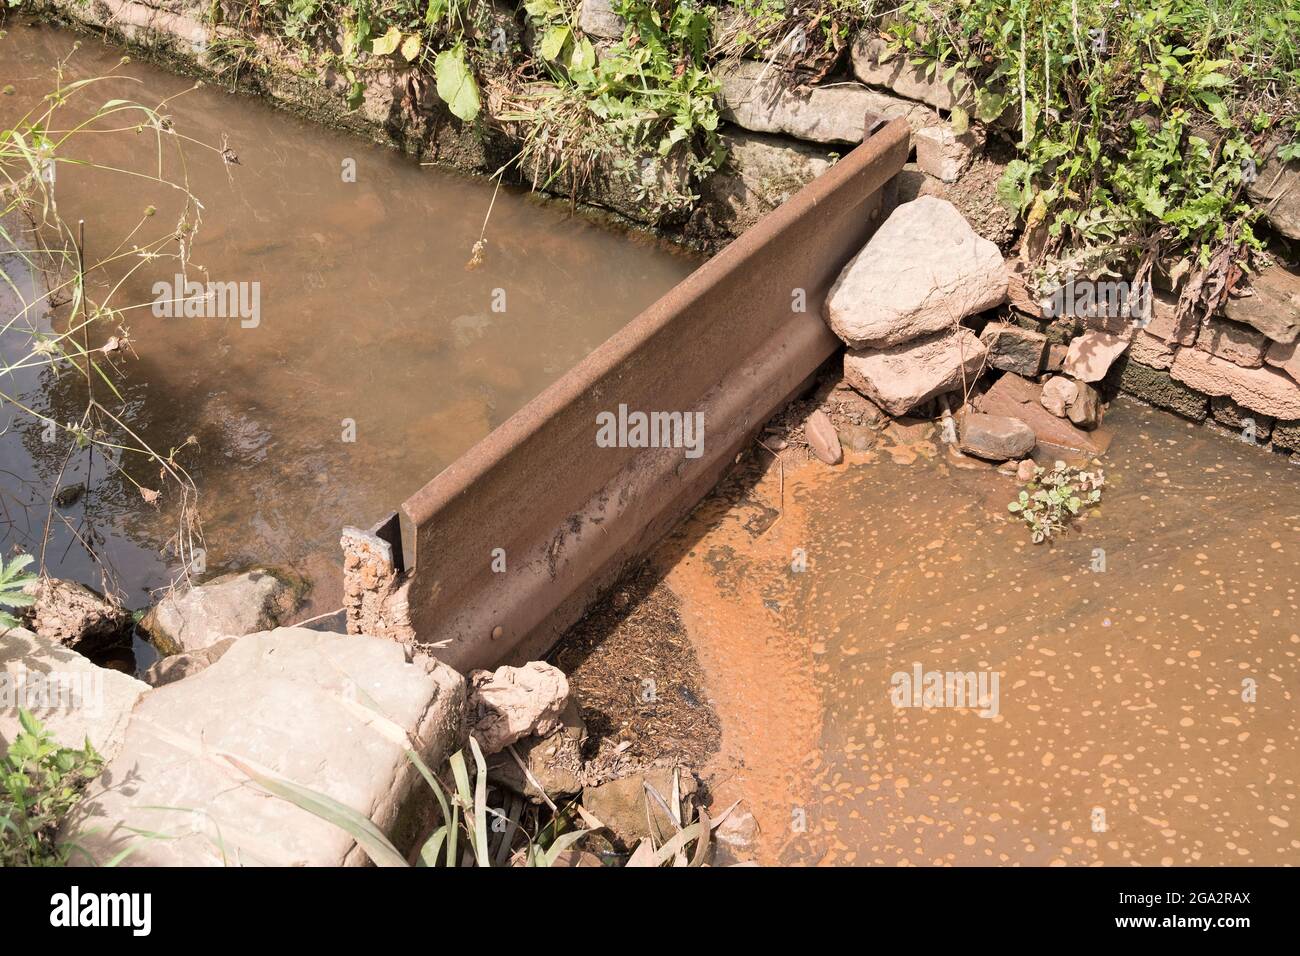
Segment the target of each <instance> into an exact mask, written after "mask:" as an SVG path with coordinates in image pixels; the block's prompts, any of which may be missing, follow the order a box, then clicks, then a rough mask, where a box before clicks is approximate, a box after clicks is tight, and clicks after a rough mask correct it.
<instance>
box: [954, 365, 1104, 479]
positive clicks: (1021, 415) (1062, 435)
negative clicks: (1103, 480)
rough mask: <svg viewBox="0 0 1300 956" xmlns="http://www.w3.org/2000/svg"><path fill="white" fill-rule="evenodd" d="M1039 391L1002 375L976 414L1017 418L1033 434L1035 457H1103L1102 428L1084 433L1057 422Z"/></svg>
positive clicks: (1063, 422)
mask: <svg viewBox="0 0 1300 956" xmlns="http://www.w3.org/2000/svg"><path fill="white" fill-rule="evenodd" d="M1041 396H1042V388H1041V387H1040V386H1039V385H1036V384H1035V383H1033V382H1029V381H1026V380H1025V379H1023V378H1021V377H1020V376H1018V375H1012V374H1010V373H1008V374H1006V375H1003V376H1002V377H1001V378H1000V379H998V380H997V381H996V382H994V383H993V387H992V388H990V389H989V390H988V391H987V392H985V393H984V394H983V396H981V397H980V399H979V401H978V403H977V404H978V407H979V410H980V411H982V412H984V413H985V414H986V415H1005V416H1006V417H1007V418H1018V419H1020V420H1021V421H1022V422H1024V423H1025V424H1026V425H1028V426H1029V427H1030V428H1032V429H1033V430H1034V437H1035V438H1036V439H1037V441H1038V444H1037V446H1036V447H1035V448H1034V457H1035V458H1040V457H1041V458H1042V459H1044V460H1045V459H1049V458H1060V459H1062V460H1065V461H1069V460H1071V459H1078V458H1080V457H1086V458H1092V457H1095V456H1097V455H1102V454H1105V452H1106V449H1107V448H1109V447H1110V442H1111V434H1110V432H1109V431H1108V430H1106V429H1105V428H1098V429H1096V430H1094V431H1090V432H1086V431H1084V430H1083V429H1081V428H1075V427H1074V426H1073V425H1072V424H1070V423H1069V422H1068V421H1066V420H1064V419H1062V418H1057V417H1056V416H1055V415H1053V414H1052V413H1051V412H1049V411H1048V410H1047V409H1046V408H1044V407H1043V406H1042V402H1041Z"/></svg>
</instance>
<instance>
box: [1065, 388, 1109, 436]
mask: <svg viewBox="0 0 1300 956" xmlns="http://www.w3.org/2000/svg"><path fill="white" fill-rule="evenodd" d="M1078 386H1079V390H1078V392H1077V393H1076V394H1075V396H1074V400H1073V401H1071V402H1070V403H1069V404H1068V405H1067V406H1066V408H1065V413H1066V417H1067V418H1069V419H1070V421H1072V422H1074V424H1076V425H1078V426H1079V427H1080V428H1084V429H1088V430H1091V429H1093V428H1096V427H1097V426H1098V425H1100V424H1101V396H1100V395H1098V394H1097V390H1096V389H1095V388H1093V387H1092V386H1091V385H1088V384H1087V383H1085V382H1079V383H1078Z"/></svg>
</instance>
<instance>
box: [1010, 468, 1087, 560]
mask: <svg viewBox="0 0 1300 956" xmlns="http://www.w3.org/2000/svg"><path fill="white" fill-rule="evenodd" d="M1105 483H1106V476H1105V474H1104V473H1103V472H1102V471H1101V470H1100V469H1098V470H1097V471H1081V470H1080V469H1078V468H1073V467H1071V466H1069V465H1067V464H1066V463H1065V462H1063V461H1058V462H1056V463H1055V464H1054V465H1053V466H1052V468H1051V470H1048V469H1046V468H1042V467H1038V468H1035V469H1034V477H1033V479H1032V480H1031V481H1029V482H1028V483H1027V484H1026V485H1025V487H1024V490H1022V491H1021V492H1020V494H1019V495H1018V496H1017V497H1016V500H1014V501H1012V502H1011V503H1010V504H1008V505H1007V510H1008V511H1010V512H1011V513H1012V514H1018V515H1020V517H1021V518H1022V519H1023V520H1024V522H1025V524H1027V525H1029V531H1030V536H1031V537H1032V539H1033V542H1034V544H1042V543H1043V542H1044V541H1047V540H1048V539H1050V538H1052V537H1053V536H1054V535H1056V534H1057V533H1059V532H1061V531H1064V530H1065V528H1066V527H1067V525H1068V524H1069V523H1070V522H1071V521H1073V520H1074V518H1075V517H1076V516H1078V515H1079V514H1080V513H1081V512H1082V511H1083V510H1084V509H1085V508H1088V507H1090V506H1092V505H1095V504H1097V503H1098V502H1099V501H1101V489H1102V488H1103V487H1104V486H1105Z"/></svg>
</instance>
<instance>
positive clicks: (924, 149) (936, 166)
mask: <svg viewBox="0 0 1300 956" xmlns="http://www.w3.org/2000/svg"><path fill="white" fill-rule="evenodd" d="M912 142H913V143H914V144H915V145H916V165H917V166H919V167H921V171H922V172H924V173H926V174H928V175H930V176H933V177H934V178H935V179H937V180H939V181H940V182H943V183H955V182H956V181H957V180H958V179H960V178H961V174H962V173H964V172H965V171H966V167H968V166H969V165H970V164H971V160H973V159H974V158H975V150H976V149H977V148H978V145H979V143H978V140H977V139H976V137H975V134H974V133H971V132H966V133H962V134H961V135H958V134H957V133H954V132H953V129H952V127H951V126H950V125H948V124H947V123H942V124H940V125H937V126H927V127H925V128H924V129H919V130H917V131H916V133H915V134H913V136H912Z"/></svg>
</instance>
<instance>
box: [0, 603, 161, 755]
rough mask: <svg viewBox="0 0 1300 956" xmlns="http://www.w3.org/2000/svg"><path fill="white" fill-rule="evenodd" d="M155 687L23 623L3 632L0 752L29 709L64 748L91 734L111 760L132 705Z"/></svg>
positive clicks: (0, 640) (79, 743)
mask: <svg viewBox="0 0 1300 956" xmlns="http://www.w3.org/2000/svg"><path fill="white" fill-rule="evenodd" d="M147 690H149V685H148V684H146V683H144V682H143V681H138V680H136V679H135V678H134V677H132V676H131V675H129V674H123V673H122V672H121V671H115V670H110V669H109V668H107V667H99V666H98V665H96V664H92V663H91V662H90V661H88V660H87V659H86V658H84V657H82V656H81V655H80V654H78V653H77V652H76V651H73V650H70V649H69V648H67V647H64V646H63V645H62V644H60V643H59V642H58V641H56V640H52V639H51V638H48V637H41V636H39V635H36V634H33V633H32V632H31V631H28V630H25V629H23V628H21V627H16V628H12V629H10V630H7V631H0V753H4V752H6V751H7V750H8V749H9V744H10V742H11V741H12V740H13V739H14V738H15V737H17V736H18V734H19V732H20V731H21V729H22V728H21V726H20V724H19V723H18V709H19V708H20V707H21V708H23V709H24V710H28V711H30V712H31V713H32V715H33V716H34V717H36V718H37V719H38V720H40V721H41V723H42V724H44V725H45V729H46V730H48V731H49V732H50V735H51V736H52V737H53V738H54V739H55V740H57V741H58V742H59V743H60V744H61V745H63V746H64V747H81V746H82V745H83V744H84V743H85V742H86V740H87V738H89V740H90V742H91V744H93V745H94V747H95V749H96V750H98V751H99V752H100V754H101V755H102V756H103V757H104V759H105V760H110V759H112V757H113V755H114V754H116V753H117V751H118V748H119V747H120V746H121V743H122V737H123V734H125V732H126V725H127V720H128V719H129V717H130V715H131V709H132V708H133V707H134V706H135V705H136V702H137V701H138V700H139V699H140V695H141V694H143V693H145V692H146V691H147Z"/></svg>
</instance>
